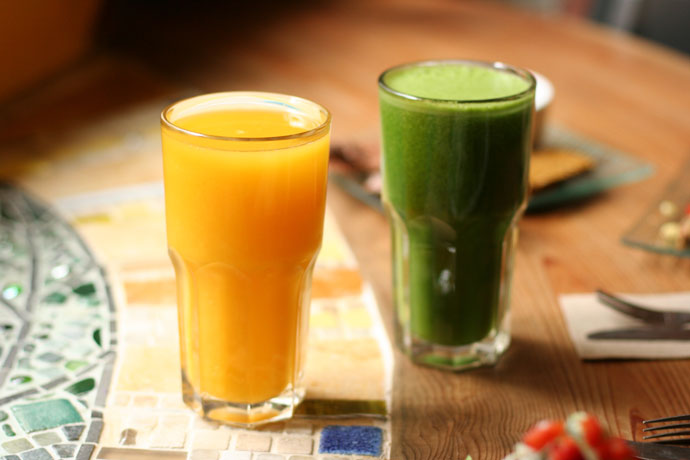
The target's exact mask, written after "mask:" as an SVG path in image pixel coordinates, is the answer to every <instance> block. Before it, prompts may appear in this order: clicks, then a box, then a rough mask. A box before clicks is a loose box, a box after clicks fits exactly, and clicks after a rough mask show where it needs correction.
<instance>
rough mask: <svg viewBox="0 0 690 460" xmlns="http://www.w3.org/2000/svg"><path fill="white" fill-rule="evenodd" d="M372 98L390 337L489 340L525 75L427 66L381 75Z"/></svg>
mask: <svg viewBox="0 0 690 460" xmlns="http://www.w3.org/2000/svg"><path fill="white" fill-rule="evenodd" d="M379 97H380V108H381V123H382V132H383V139H382V140H383V166H382V169H383V181H384V186H383V201H384V204H385V207H386V210H387V213H388V216H389V220H390V223H391V229H392V241H393V276H394V280H393V284H394V302H395V309H396V317H397V323H398V334H399V337H398V341H399V343H400V344H401V346H402V347H403V348H404V349H408V350H406V351H408V352H409V351H410V350H409V348H410V347H411V346H412V345H413V344H427V345H434V346H439V345H440V346H441V347H459V346H466V345H471V344H474V343H477V342H482V341H489V342H490V341H491V340H492V339H495V338H496V336H497V335H499V333H500V332H501V330H502V328H504V326H505V325H504V324H503V322H504V318H505V313H506V311H507V308H508V303H509V297H510V296H509V293H510V278H511V271H512V260H513V252H514V244H515V241H516V238H517V227H516V224H517V220H518V219H519V217H520V216H521V215H522V212H523V210H524V207H525V201H526V192H527V175H528V169H529V168H528V165H529V153H530V145H531V135H530V133H531V120H532V105H533V100H534V80H533V79H532V78H531V76H529V74H526V73H524V74H520V73H515V72H513V71H510V70H509V69H497V68H494V67H491V66H490V65H489V64H484V63H475V62H464V61H439V62H427V63H419V64H412V65H408V66H402V67H398V68H394V69H391V70H389V71H387V72H385V73H384V74H383V75H382V76H381V79H380V91H379ZM505 334H507V331H506V332H505ZM505 334H504V335H505ZM505 347H507V342H506V343H505ZM501 351H502V350H498V354H500V352H501ZM412 354H414V352H413V353H412ZM489 354H491V353H489ZM465 358H467V357H461V358H458V360H457V362H456V361H453V359H450V361H449V363H450V364H449V365H450V367H462V366H461V365H462V362H464V361H463V360H464V359H465ZM492 359H493V358H491V357H489V358H486V359H484V358H479V360H480V361H481V360H485V361H487V360H488V361H491V360H492ZM426 361H427V362H428V363H432V364H433V361H434V359H433V356H432V357H429V359H427V360H426ZM469 361H472V357H471V356H470V358H469ZM446 364H448V363H446ZM455 364H457V366H455ZM473 366H474V365H473Z"/></svg>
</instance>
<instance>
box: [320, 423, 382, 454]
mask: <svg viewBox="0 0 690 460" xmlns="http://www.w3.org/2000/svg"><path fill="white" fill-rule="evenodd" d="M382 442H383V432H382V431H381V428H378V427H374V426H340V425H329V426H326V427H324V429H323V431H322V432H321V441H320V443H319V453H320V454H341V455H371V456H374V457H376V456H379V455H380V454H381V444H382Z"/></svg>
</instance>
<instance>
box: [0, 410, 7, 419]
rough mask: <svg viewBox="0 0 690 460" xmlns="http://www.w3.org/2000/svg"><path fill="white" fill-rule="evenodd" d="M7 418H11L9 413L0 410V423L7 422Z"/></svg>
mask: <svg viewBox="0 0 690 460" xmlns="http://www.w3.org/2000/svg"><path fill="white" fill-rule="evenodd" d="M7 417H9V415H7V412H5V411H4V410H0V422H4V421H5V420H7Z"/></svg>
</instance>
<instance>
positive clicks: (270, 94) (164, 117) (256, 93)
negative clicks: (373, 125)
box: [161, 91, 331, 142]
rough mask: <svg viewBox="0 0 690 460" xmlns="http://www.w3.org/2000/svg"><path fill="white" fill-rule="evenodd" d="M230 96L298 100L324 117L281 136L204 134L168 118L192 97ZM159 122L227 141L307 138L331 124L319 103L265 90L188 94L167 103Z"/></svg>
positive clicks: (329, 113)
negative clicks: (298, 130) (310, 125)
mask: <svg viewBox="0 0 690 460" xmlns="http://www.w3.org/2000/svg"><path fill="white" fill-rule="evenodd" d="M231 96H244V97H255V98H256V100H257V101H266V100H270V99H276V98H277V99H282V100H280V102H281V103H286V101H298V102H301V103H305V104H310V105H313V106H314V107H316V108H317V109H318V110H319V111H321V112H323V113H324V114H325V115H326V117H325V119H324V121H323V122H322V123H320V124H319V125H318V126H317V127H316V128H312V129H309V130H305V131H300V132H297V133H293V134H286V135H282V136H266V137H232V136H218V135H215V134H204V133H200V132H198V131H192V130H189V129H185V128H182V127H180V126H178V125H176V124H175V122H174V121H172V120H170V119H169V118H168V116H169V114H170V112H171V111H172V110H173V109H174V108H175V107H176V106H178V105H180V104H183V103H185V102H191V101H193V100H194V99H197V98H204V99H207V98H209V99H211V98H214V97H218V98H221V97H231ZM161 123H162V124H163V125H164V126H165V127H167V128H170V129H172V130H173V131H176V132H178V133H181V134H185V135H188V136H193V137H198V138H202V139H211V140H216V141H229V142H272V141H287V140H292V139H302V138H309V137H313V136H316V135H317V134H321V133H322V132H325V131H328V129H329V127H330V124H331V112H330V111H329V110H328V109H327V108H326V107H324V106H323V105H321V104H318V103H316V102H314V101H311V100H309V99H305V98H302V97H299V96H291V95H289V94H282V93H273V92H265V91H221V92H215V93H205V94H198V95H196V96H190V97H187V98H184V99H180V100H178V101H175V102H173V103H171V104H169V105H167V106H166V107H165V108H164V109H163V110H162V111H161Z"/></svg>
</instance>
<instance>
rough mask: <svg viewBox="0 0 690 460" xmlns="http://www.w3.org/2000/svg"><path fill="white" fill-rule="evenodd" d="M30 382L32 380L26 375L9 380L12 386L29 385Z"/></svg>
mask: <svg viewBox="0 0 690 460" xmlns="http://www.w3.org/2000/svg"><path fill="white" fill-rule="evenodd" d="M31 380H33V379H32V378H31V377H29V376H28V375H17V376H15V377H12V378H11V379H10V383H11V384H13V385H21V384H22V383H29V382H30V381H31Z"/></svg>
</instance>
